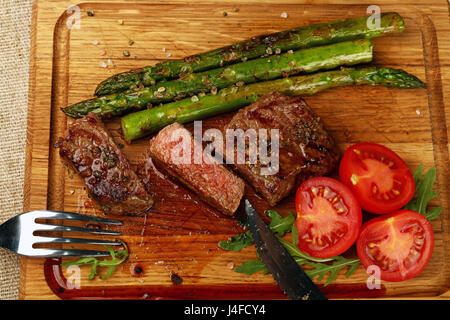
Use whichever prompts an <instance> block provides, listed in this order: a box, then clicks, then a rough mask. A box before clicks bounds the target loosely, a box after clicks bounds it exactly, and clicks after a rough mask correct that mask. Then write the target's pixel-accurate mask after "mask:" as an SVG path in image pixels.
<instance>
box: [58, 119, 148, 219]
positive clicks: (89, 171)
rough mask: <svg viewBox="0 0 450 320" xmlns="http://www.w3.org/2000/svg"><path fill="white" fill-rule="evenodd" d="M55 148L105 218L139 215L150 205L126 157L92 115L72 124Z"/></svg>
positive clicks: (146, 194)
mask: <svg viewBox="0 0 450 320" xmlns="http://www.w3.org/2000/svg"><path fill="white" fill-rule="evenodd" d="M55 147H56V148H59V154H60V156H61V157H62V158H63V159H64V160H65V162H67V163H68V164H69V165H70V166H71V167H72V168H74V169H75V170H76V171H77V172H78V174H79V175H80V176H81V177H82V178H83V179H84V182H85V184H86V187H87V189H88V191H89V194H90V196H91V198H92V199H93V200H94V202H95V203H96V205H97V206H98V207H99V209H101V210H102V211H103V212H104V213H105V214H115V215H132V214H139V213H142V212H145V211H146V210H148V209H150V208H151V206H152V205H153V199H152V198H151V197H150V196H149V195H148V193H147V191H146V190H145V188H144V186H143V184H142V183H141V182H140V180H139V178H138V177H137V176H136V174H135V172H134V171H133V170H132V169H131V166H130V164H129V163H128V160H127V159H126V157H125V155H124V154H123V153H122V152H121V150H120V148H119V147H118V146H117V145H116V143H115V142H114V141H113V139H112V138H111V136H110V135H109V134H108V132H107V130H106V128H105V127H104V125H103V123H102V122H101V121H100V119H99V118H98V117H97V116H96V115H95V114H93V113H91V114H89V115H87V116H85V117H84V118H82V119H78V120H76V121H75V122H74V123H73V124H71V125H70V126H69V127H68V128H67V130H66V132H65V137H64V138H60V139H59V140H58V142H57V143H56V144H55Z"/></svg>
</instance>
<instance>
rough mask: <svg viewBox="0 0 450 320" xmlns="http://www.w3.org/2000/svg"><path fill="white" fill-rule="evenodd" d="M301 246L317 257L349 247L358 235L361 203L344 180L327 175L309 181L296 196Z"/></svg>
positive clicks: (336, 252) (327, 255)
mask: <svg viewBox="0 0 450 320" xmlns="http://www.w3.org/2000/svg"><path fill="white" fill-rule="evenodd" d="M295 208H296V210H297V219H296V221H295V225H296V227H297V230H298V234H299V241H298V248H299V249H300V250H301V251H303V252H306V253H308V254H309V255H311V256H312V257H316V258H329V257H333V256H336V255H339V254H341V253H343V252H344V251H346V250H347V249H349V248H350V247H351V246H352V245H353V244H354V243H355V241H356V239H357V238H358V234H359V230H360V228H361V223H362V214H361V207H360V206H359V203H358V201H357V199H356V198H355V196H354V195H353V194H352V192H351V191H350V189H349V188H348V187H347V186H345V185H344V184H343V183H341V182H339V181H337V180H334V179H331V178H326V177H318V178H312V179H309V180H307V181H305V182H304V183H303V184H302V185H301V186H300V187H299V188H298V190H297V194H296V197H295Z"/></svg>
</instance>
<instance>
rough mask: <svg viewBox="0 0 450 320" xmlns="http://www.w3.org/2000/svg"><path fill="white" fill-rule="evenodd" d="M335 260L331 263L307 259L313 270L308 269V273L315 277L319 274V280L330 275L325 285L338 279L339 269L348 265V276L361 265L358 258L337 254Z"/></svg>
mask: <svg viewBox="0 0 450 320" xmlns="http://www.w3.org/2000/svg"><path fill="white" fill-rule="evenodd" d="M333 259H334V261H333V262H332V263H330V264H327V263H321V262H312V261H306V262H305V263H306V264H307V265H309V266H311V267H313V269H312V270H306V271H305V272H306V274H307V275H308V276H309V277H310V278H311V279H313V278H314V277H315V276H317V275H319V278H318V279H317V280H318V281H321V280H322V279H323V278H324V277H325V275H327V274H328V275H329V276H328V279H327V280H326V281H325V283H324V286H327V285H329V284H330V283H331V282H333V281H334V280H336V277H337V276H338V274H339V271H341V270H342V269H345V268H347V267H348V270H347V272H346V274H345V276H346V277H350V276H351V275H352V274H353V273H354V272H355V271H356V269H357V268H358V266H359V265H360V261H359V259H358V258H351V259H347V258H344V257H342V256H336V257H334V258H333Z"/></svg>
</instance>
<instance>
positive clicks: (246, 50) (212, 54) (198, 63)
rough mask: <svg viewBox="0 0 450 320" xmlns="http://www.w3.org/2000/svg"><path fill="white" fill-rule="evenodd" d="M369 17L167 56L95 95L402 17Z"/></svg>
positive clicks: (393, 29)
mask: <svg viewBox="0 0 450 320" xmlns="http://www.w3.org/2000/svg"><path fill="white" fill-rule="evenodd" d="M367 18H368V17H359V18H352V19H345V20H338V21H332V22H328V23H320V24H313V25H309V26H304V27H297V28H293V29H289V30H286V31H282V32H278V33H274V34H269V35H262V36H258V37H254V38H252V39H250V40H246V41H242V42H239V43H237V44H233V45H231V46H226V47H223V48H219V49H215V50H212V51H208V52H204V53H200V54H196V55H193V56H189V57H187V58H184V59H180V60H166V61H163V62H161V63H158V64H156V65H155V66H147V67H144V68H142V69H136V70H131V71H128V72H124V73H119V74H116V75H114V76H112V77H110V78H108V79H106V80H104V81H103V82H101V83H100V84H99V85H98V87H97V88H96V90H95V95H96V96H100V95H105V94H110V93H115V92H121V91H125V90H127V89H129V88H131V87H133V86H135V87H139V86H140V85H144V86H151V85H154V84H155V82H156V81H160V80H167V79H173V78H177V77H179V76H183V75H186V74H189V73H194V72H201V71H206V70H210V69H214V68H218V67H222V66H225V65H229V64H233V63H236V62H240V61H243V60H251V59H255V58H259V57H261V56H263V55H267V56H269V55H272V54H279V53H282V52H286V51H288V50H298V49H304V48H310V47H315V46H322V45H327V44H331V43H336V42H342V41H348V40H356V39H364V38H366V39H369V38H374V37H379V36H385V35H388V34H392V33H398V32H402V31H403V30H404V29H405V25H404V22H403V20H402V18H401V17H400V16H399V15H398V14H397V13H394V12H388V13H383V14H381V17H380V24H379V26H372V25H369V26H368V25H367Z"/></svg>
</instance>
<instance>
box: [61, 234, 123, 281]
mask: <svg viewBox="0 0 450 320" xmlns="http://www.w3.org/2000/svg"><path fill="white" fill-rule="evenodd" d="M119 241H120V242H121V243H122V245H123V247H124V249H120V250H117V251H114V250H113V249H112V248H111V247H109V246H105V247H106V249H107V250H108V251H109V254H110V255H111V258H112V259H111V260H107V259H106V258H105V259H103V260H99V259H97V258H95V257H84V258H81V259H79V260H75V261H68V262H64V263H62V264H61V266H63V267H69V266H82V265H91V273H90V274H89V276H88V279H89V280H92V279H94V278H95V276H96V275H97V274H98V267H102V268H107V269H108V270H107V272H106V274H105V275H104V276H103V277H100V278H101V279H102V280H106V279H108V278H109V277H111V275H112V274H113V272H114V270H115V269H116V267H117V266H118V265H119V264H121V263H122V262H124V261H125V260H126V259H127V258H128V247H127V246H126V244H125V242H123V241H122V240H119Z"/></svg>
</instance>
